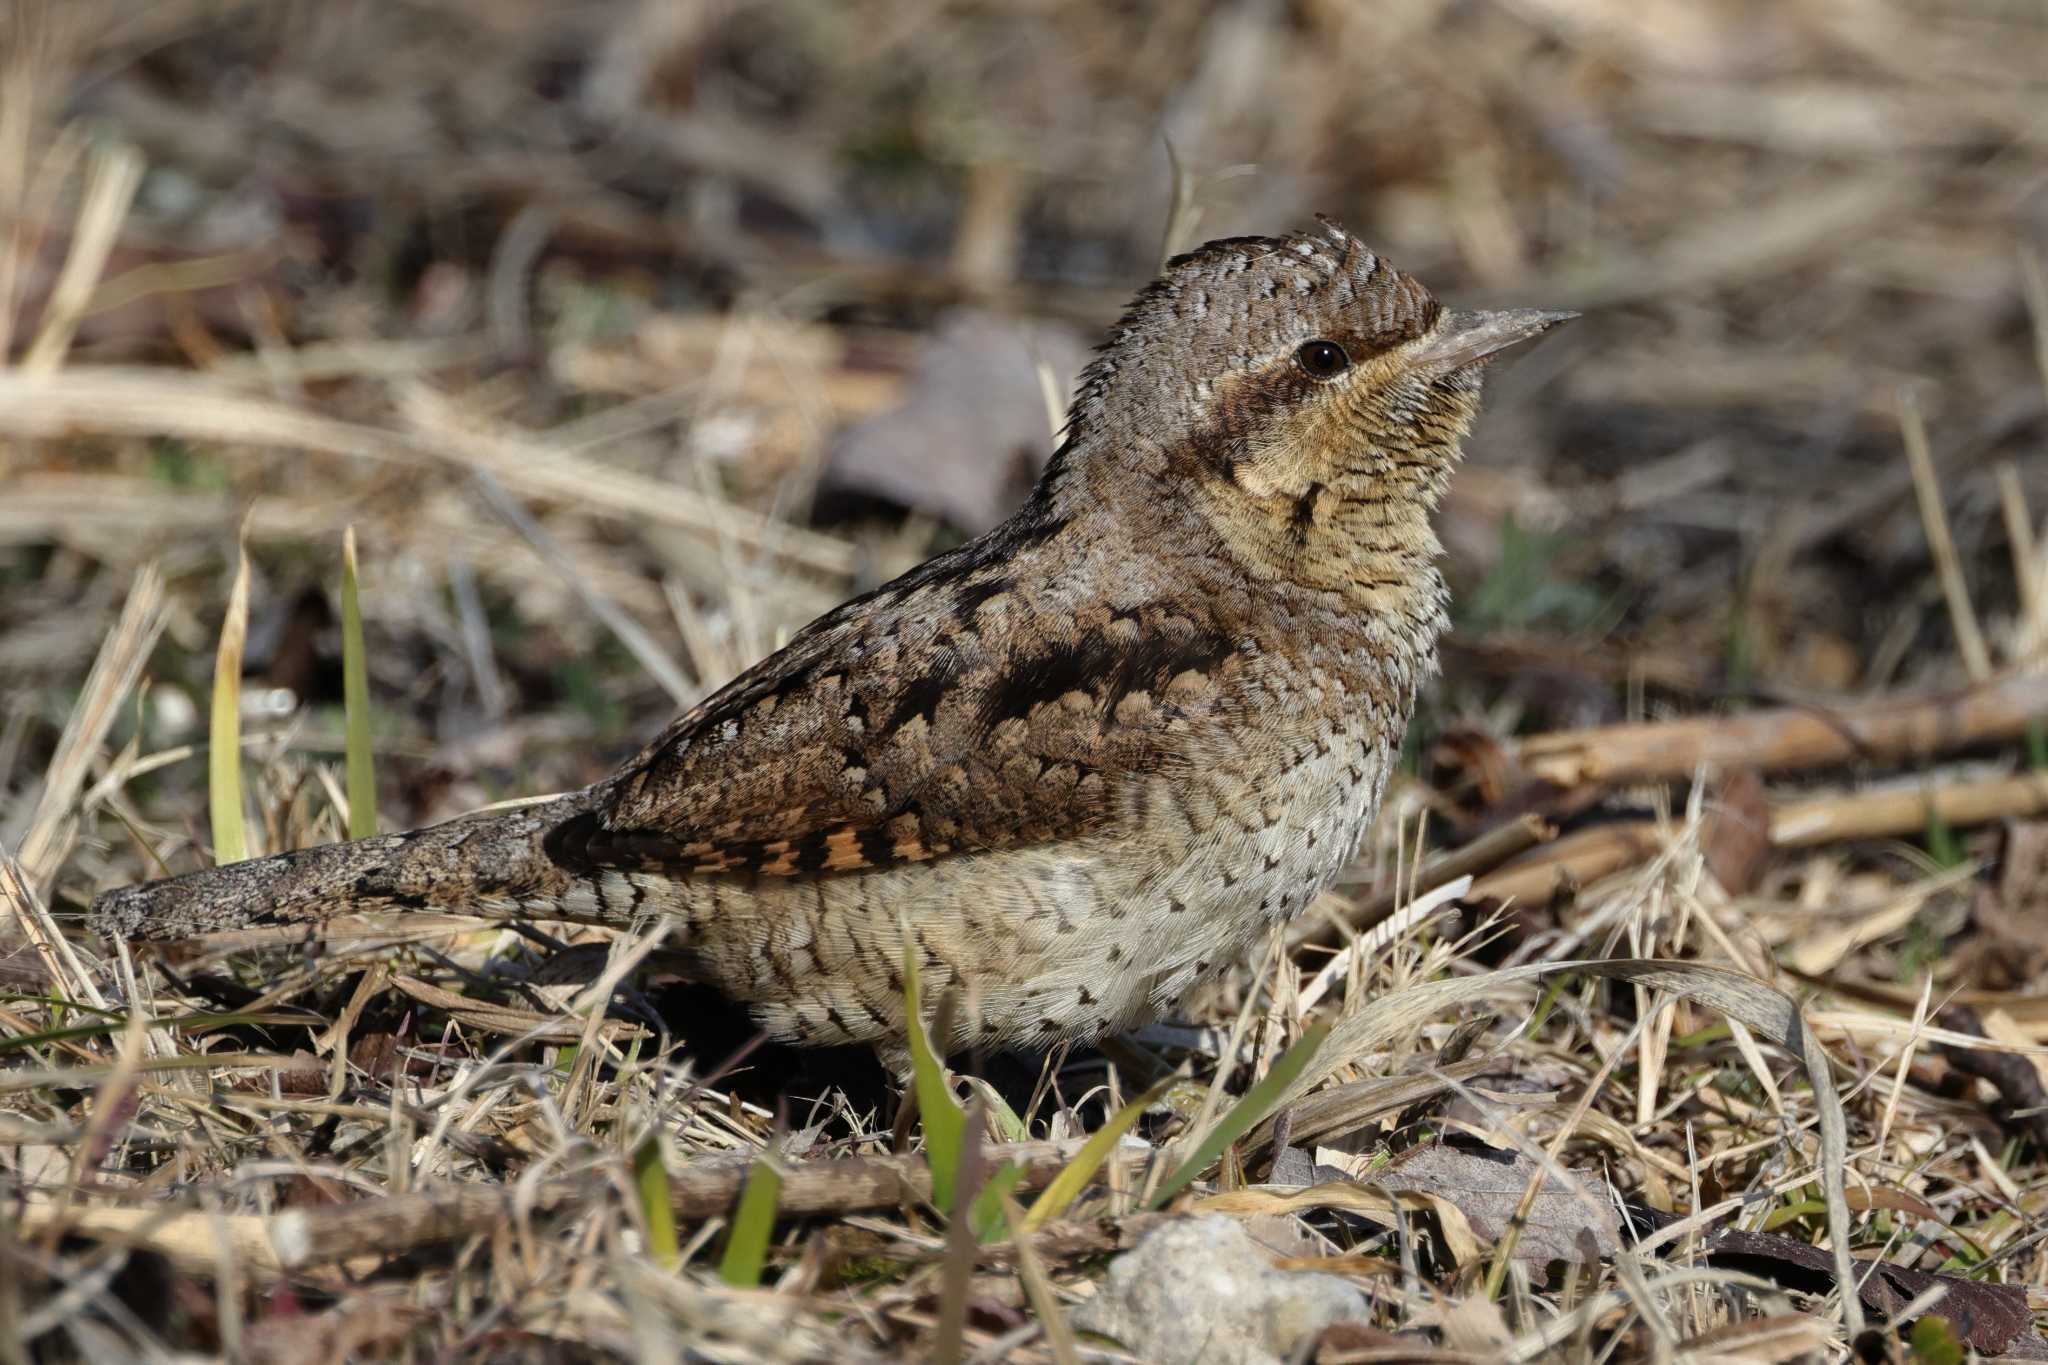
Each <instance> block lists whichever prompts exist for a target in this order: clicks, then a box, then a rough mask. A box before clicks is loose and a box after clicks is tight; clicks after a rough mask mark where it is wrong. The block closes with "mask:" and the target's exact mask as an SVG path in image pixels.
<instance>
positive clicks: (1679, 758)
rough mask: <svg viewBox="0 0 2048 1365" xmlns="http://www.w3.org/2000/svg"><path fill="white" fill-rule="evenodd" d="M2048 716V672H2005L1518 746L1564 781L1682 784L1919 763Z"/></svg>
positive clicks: (1538, 773) (1526, 764) (1542, 738)
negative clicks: (1972, 681) (1962, 683)
mask: <svg viewBox="0 0 2048 1365" xmlns="http://www.w3.org/2000/svg"><path fill="white" fill-rule="evenodd" d="M2044 715H2048V677H2044V676H2042V675H2040V674H2031V675H2030V674H2024V673H2007V674H2005V675H2004V676H2002V677H1999V678H1996V679H1993V680H1992V681H1990V682H1987V683H1985V684H1984V685H1982V686H1979V687H1970V688H1965V689H1963V690H1962V691H1959V692H1951V693H1945V694H1942V695H1939V696H1932V697H1906V698H1900V697H1886V698H1882V699H1879V700H1877V701H1872V702H1864V703H1861V704H1858V705H1855V706H1843V707H1836V708H1833V709H1829V708H1825V707H1819V706H1804V707H1793V706H1787V707H1779V708H1776V709H1773V710H1767V711H1749V712H1745V713H1744V714H1742V715H1738V716H1703V717H1696V718H1693V719H1690V720H1680V721H1669V722H1664V723H1649V724H1633V725H1603V726H1598V727H1595V728H1592V729H1587V730H1563V731H1557V732H1554V733H1551V734H1544V735H1531V736H1530V737H1529V738H1527V739H1525V740H1523V741H1522V742H1521V744H1520V746H1519V747H1518V748H1517V751H1516V761H1517V762H1518V763H1519V764H1520V766H1521V768H1522V775H1523V776H1524V777H1528V778H1540V779H1544V780H1547V781H1550V782H1554V783H1556V784H1557V785H1558V786H1560V787H1575V786H1579V785H1581V784H1584V783H1591V782H1598V783H1605V784H1608V785H1622V784H1626V783H1631V782H1672V781H1683V780H1685V779H1688V778H1690V777H1691V776H1692V775H1693V774H1694V773H1695V772H1697V771H1698V770H1699V768H1700V766H1701V765H1702V764H1705V765H1707V766H1709V767H1712V768H1714V769H1716V770H1719V771H1729V770H1732V769H1735V768H1755V769H1757V770H1759V771H1761V772H1796V771H1799V770H1802V769H1808V768H1826V767H1832V766H1835V765H1837V764H1842V763H1850V762H1866V763H1867V762H1898V761H1922V760H1925V759H1928V758H1932V757H1934V756H1935V755H1937V754H1941V753H1947V752H1951V751H1953V750H1956V749H1961V748H1967V747H1969V746H1971V745H1977V744H1990V743H1997V742H2000V741H2003V740H2009V739H2015V738H2017V737H2019V736H2020V735H2023V734H2025V733H2026V729H2027V725H2028V723H2029V722H2031V721H2034V720H2037V719H2039V718H2040V717H2042V716H2044Z"/></svg>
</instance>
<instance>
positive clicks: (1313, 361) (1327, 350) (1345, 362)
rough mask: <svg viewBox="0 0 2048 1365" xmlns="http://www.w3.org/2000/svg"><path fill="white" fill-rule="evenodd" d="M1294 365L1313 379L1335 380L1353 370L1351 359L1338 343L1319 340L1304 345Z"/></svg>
mask: <svg viewBox="0 0 2048 1365" xmlns="http://www.w3.org/2000/svg"><path fill="white" fill-rule="evenodd" d="M1294 363H1295V364H1297V365H1299V366H1301V368H1302V372H1303V373H1305V374H1307V375H1309V376H1310V377H1312V378H1315V379H1334V378H1336V377H1337V376H1338V375H1340V374H1342V373H1344V371H1346V370H1348V369H1350V368H1351V357H1350V355H1348V354H1347V353H1346V352H1345V350H1344V348H1343V347H1342V346H1339V345H1338V344H1337V343H1336V342H1334V341H1322V340H1317V341H1309V342H1304V343H1302V347H1301V349H1300V350H1298V351H1296V352H1295V353H1294Z"/></svg>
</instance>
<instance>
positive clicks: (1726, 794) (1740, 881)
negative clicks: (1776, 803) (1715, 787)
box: [1700, 768, 1771, 896]
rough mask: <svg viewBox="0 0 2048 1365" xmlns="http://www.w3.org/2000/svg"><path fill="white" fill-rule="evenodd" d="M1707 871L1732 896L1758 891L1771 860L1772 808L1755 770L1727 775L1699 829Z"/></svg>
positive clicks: (1740, 770)
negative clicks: (1765, 797) (1759, 883)
mask: <svg viewBox="0 0 2048 1365" xmlns="http://www.w3.org/2000/svg"><path fill="white" fill-rule="evenodd" d="M1700 851H1701V853H1702V854H1703V855H1704V856H1705V858H1706V860H1707V870H1708V871H1709V872H1712V873H1713V874H1714V880H1715V881H1717V882H1719V883H1720V884H1721V889H1722V890H1724V891H1726V892H1727V893H1728V894H1729V895H1731V896H1742V895H1747V894H1748V893H1749V892H1751V891H1754V890H1756V887H1757V883H1758V882H1759V881H1761V880H1762V879H1763V875H1764V869H1765V868H1766V867H1768V866H1770V861H1771V807H1770V803H1769V802H1768V801H1766V800H1765V799H1764V784H1763V781H1762V779H1761V778H1759V777H1758V776H1757V775H1756V770H1755V769H1753V768H1742V769H1739V770H1737V771H1735V772H1732V773H1730V774H1728V777H1727V779H1726V780H1725V781H1723V782H1722V783H1721V785H1720V790H1719V791H1716V792H1715V793H1714V794H1713V796H1712V798H1711V800H1710V801H1709V803H1708V810H1707V815H1706V819H1705V820H1704V821H1703V822H1702V828H1701V830H1700Z"/></svg>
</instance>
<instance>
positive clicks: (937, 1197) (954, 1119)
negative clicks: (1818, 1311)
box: [903, 929, 967, 1215]
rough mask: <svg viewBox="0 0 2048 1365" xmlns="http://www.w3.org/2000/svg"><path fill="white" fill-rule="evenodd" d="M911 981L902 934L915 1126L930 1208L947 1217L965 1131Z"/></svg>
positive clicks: (913, 963) (911, 955)
mask: <svg viewBox="0 0 2048 1365" xmlns="http://www.w3.org/2000/svg"><path fill="white" fill-rule="evenodd" d="M922 1005H923V1002H922V997H921V993H920V988H919V985H918V980H917V949H916V946H915V940H913V939H912V937H911V935H910V933H909V931H908V930H907V929H906V930H905V931H904V934H903V1009H904V1019H905V1020H906V1021H907V1023H908V1026H909V1027H908V1032H909V1034H910V1069H911V1076H912V1082H913V1084H915V1086H916V1087H917V1112H918V1121H919V1122H920V1123H921V1124H922V1125H923V1127H924V1155H925V1161H926V1163H927V1164H928V1165H930V1167H931V1171H932V1202H933V1203H934V1204H937V1205H938V1206H939V1208H940V1210H941V1211H943V1212H944V1213H947V1214H949V1215H950V1214H951V1213H952V1212H953V1195H954V1178H955V1176H956V1175H957V1174H958V1172H959V1169H960V1144H961V1141H962V1138H963V1135H964V1134H965V1132H966V1129H967V1114H966V1111H965V1110H963V1109H961V1107H960V1101H959V1100H957V1099H955V1098H954V1096H953V1088H952V1087H951V1086H949V1085H947V1084H946V1068H945V1064H944V1063H942V1062H941V1061H940V1060H939V1056H938V1053H937V1052H936V1051H935V1050H933V1048H932V1040H931V1038H930V1037H929V1036H928V1035H927V1034H926V1033H925V1031H924V1010H923V1007H922Z"/></svg>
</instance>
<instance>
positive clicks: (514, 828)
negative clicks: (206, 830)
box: [90, 792, 590, 939]
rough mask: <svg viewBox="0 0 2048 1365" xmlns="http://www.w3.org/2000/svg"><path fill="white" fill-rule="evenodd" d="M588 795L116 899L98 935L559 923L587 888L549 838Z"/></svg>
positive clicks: (148, 887)
mask: <svg viewBox="0 0 2048 1365" xmlns="http://www.w3.org/2000/svg"><path fill="white" fill-rule="evenodd" d="M589 800H590V798H589V796H588V794H587V793H583V792H576V793H572V794H570V795H568V796H564V797H560V798H557V799H556V800H553V801H545V802H540V803H537V804H535V805H531V806H522V807H520V808H518V809H516V810H509V811H501V812H497V813H493V814H487V815H471V816H465V817H463V818H461V819H458V820H451V821H449V822H448V823H447V824H445V825H435V826H433V827H431V828H429V829H421V830H414V831H412V832H411V833H408V834H385V835H380V836H378V837H376V838H373V839H358V840H355V841H354V842H352V843H345V844H327V845H324V846H322V847H320V848H308V849H302V850H300V851H299V852H297V853H279V854H276V855H275V856H273V857H269V858H252V859H250V860H248V861H247V862H240V863H228V864H226V865H225V866H221V867H214V868H208V869H207V870H205V871H203V872H191V873H187V874H186V875H185V876H182V877H172V878H170V879H169V880H167V881H160V882H145V883H143V884H142V885H140V886H127V887H122V888H120V889H119V890H116V891H109V892H107V893H106V894H105V895H102V896H101V897H100V898H99V899H98V900H96V901H94V902H93V907H92V914H91V917H90V924H91V927H92V928H93V930H94V931H95V932H97V933H99V934H101V935H102V936H104V937H109V938H127V939H169V938H190V937H192V936H194V935H198V934H211V933H219V932H221V931H222V930H226V929H239V928H243V927H244V926H247V925H252V924H299V923H308V922H313V921H318V920H324V919H329V918H331V917H333V916H335V915H346V914H352V913H356V912H359V911H364V910H459V911H462V912H464V913H472V914H481V915H489V916H515V915H521V914H532V915H536V916H537V917H541V918H556V919H560V918H583V916H580V915H564V914H561V913H550V912H551V911H556V910H557V908H558V907H561V906H563V905H564V904H565V903H567V902H572V901H577V900H583V899H588V897H581V896H576V895H573V894H572V890H573V889H574V888H575V883H577V882H578V881H580V880H582V879H580V878H578V877H575V876H572V875H571V874H569V873H567V872H565V871H564V870H563V869H562V868H560V867H559V866H557V865H556V864H555V862H554V860H553V859H551V858H550V857H548V855H547V852H546V851H545V850H544V849H543V848H542V846H541V844H542V840H544V839H545V838H546V837H547V835H548V833H549V831H551V830H553V829H554V828H555V827H556V826H557V825H559V824H561V823H562V822H563V821H564V820H566V819H568V818H570V817H571V816H574V815H578V814H581V813H582V812H583V811H584V810H585V809H586V808H587V807H588V805H589Z"/></svg>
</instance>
